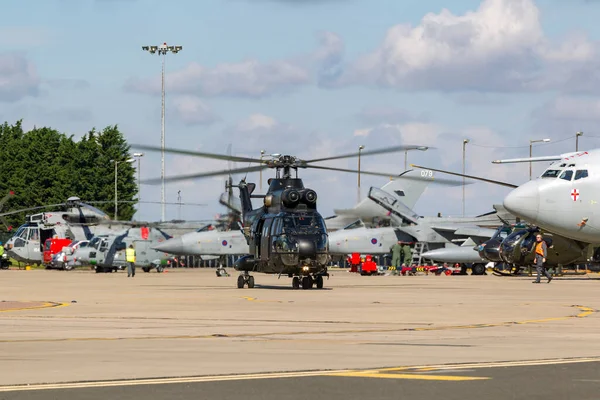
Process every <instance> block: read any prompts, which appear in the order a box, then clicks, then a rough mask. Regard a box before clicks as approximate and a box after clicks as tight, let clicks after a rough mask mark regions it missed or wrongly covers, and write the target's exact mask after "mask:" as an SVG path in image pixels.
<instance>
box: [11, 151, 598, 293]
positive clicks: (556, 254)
mask: <svg viewBox="0 0 600 400" xmlns="http://www.w3.org/2000/svg"><path fill="white" fill-rule="evenodd" d="M139 147H140V148H143V149H145V150H148V151H157V150H159V149H158V148H153V147H150V146H139ZM407 148H416V147H415V146H413V147H406V146H404V147H398V148H391V149H390V148H388V149H382V150H375V151H372V152H369V153H367V152H364V153H363V154H362V155H363V156H366V155H370V154H383V153H388V152H394V151H400V150H402V151H403V150H406V149H407ZM167 151H169V152H174V153H179V154H187V155H199V156H201V157H209V158H218V159H225V160H232V161H241V162H249V163H258V164H260V165H259V166H253V167H247V168H241V169H236V170H231V169H229V170H225V171H216V172H208V173H203V174H197V175H192V176H183V177H175V178H170V179H169V180H181V179H193V178H202V177H206V176H216V175H225V174H229V175H230V176H231V174H232V173H243V172H251V171H259V170H262V169H266V168H274V169H276V177H275V178H271V179H269V190H268V191H267V193H266V194H264V195H257V194H254V189H255V184H253V183H246V181H245V179H243V180H242V181H240V183H239V184H238V185H233V184H232V182H231V178H230V179H229V182H228V184H227V188H228V189H229V192H228V194H227V198H224V197H223V196H222V198H221V204H227V205H229V208H230V214H228V215H229V218H228V225H227V226H226V227H223V226H221V227H220V228H216V229H214V226H215V225H212V224H211V225H205V226H204V228H201V229H199V230H198V231H197V232H191V233H188V234H184V235H183V236H181V237H178V238H172V237H171V236H170V235H168V234H166V233H164V232H161V230H160V228H154V227H151V228H149V227H146V228H145V229H149V230H148V231H146V232H145V233H142V230H141V229H142V228H131V224H129V225H128V224H127V222H123V221H117V222H112V224H115V223H120V224H123V226H120V228H121V230H120V231H118V232H116V231H115V230H114V227H113V226H112V225H111V221H110V220H109V219H108V217H107V216H106V215H104V214H103V213H102V212H99V213H98V210H97V209H95V208H93V207H92V206H89V205H84V203H81V201H80V200H79V199H78V198H71V199H69V201H67V203H65V204H64V205H66V206H67V207H68V211H67V212H66V213H65V214H61V215H59V216H60V218H59V219H62V221H60V222H58V221H54V220H53V219H52V218H56V216H53V215H52V214H51V213H42V214H41V215H39V214H38V215H37V216H31V217H30V219H29V220H28V223H27V224H25V225H23V226H22V227H20V228H19V230H18V231H17V234H15V236H14V237H13V238H12V239H11V241H12V242H11V241H9V243H8V246H7V248H8V251H9V252H10V254H11V256H15V255H16V257H15V258H18V257H19V255H21V256H22V255H23V252H19V249H20V248H23V247H26V246H25V245H24V243H25V244H27V243H29V244H31V243H35V242H37V243H38V245H39V243H43V241H41V239H42V238H41V234H42V232H43V234H44V235H48V233H47V232H45V231H46V229H44V228H45V224H49V225H50V224H53V232H54V233H55V234H56V230H57V229H58V230H61V229H63V230H64V232H65V235H67V234H69V235H71V236H73V237H74V240H75V239H79V240H90V239H92V237H93V238H94V239H95V240H96V241H95V242H94V244H97V246H96V247H94V245H92V242H91V241H90V244H89V245H88V246H82V249H84V248H87V249H88V250H86V251H88V252H89V253H90V254H89V256H88V258H89V261H90V262H92V259H94V260H95V263H96V265H100V266H101V267H102V268H104V267H106V268H112V267H114V265H115V260H120V259H119V257H121V256H122V255H121V254H120V253H119V252H120V251H122V250H124V246H126V245H128V244H129V243H131V242H136V246H137V242H138V241H140V240H141V241H145V242H146V245H147V246H146V247H145V249H147V250H148V251H140V252H139V253H138V254H140V253H145V254H146V253H147V254H149V256H148V258H147V259H145V258H144V257H141V258H142V259H143V262H144V263H146V262H147V263H148V265H153V264H154V265H155V267H156V268H157V269H160V267H159V265H164V261H163V259H164V258H165V256H167V253H168V254H170V255H178V254H186V255H188V254H201V255H203V256H213V257H219V256H223V255H226V254H236V255H241V257H240V259H239V260H238V261H237V262H236V264H235V268H236V269H237V270H238V271H240V276H239V277H238V287H240V288H242V287H244V286H248V287H253V286H254V277H253V276H252V275H251V272H261V273H267V274H277V275H279V276H281V275H287V276H289V277H291V278H292V286H293V287H294V288H299V287H300V286H301V287H302V288H305V289H308V288H311V287H313V286H316V287H317V288H322V287H323V277H327V276H328V273H327V264H328V263H329V261H330V260H331V259H332V257H334V256H336V255H341V254H348V253H350V252H362V253H368V254H383V253H388V252H389V247H391V244H393V243H394V242H396V241H398V240H402V241H413V242H419V243H428V244H430V245H431V247H433V249H431V248H430V249H429V251H425V252H422V253H421V254H420V257H422V258H424V259H431V260H434V261H438V260H439V261H446V262H447V261H450V262H453V261H451V260H461V261H462V262H471V263H472V264H473V265H476V264H478V263H481V262H486V261H492V262H503V263H506V264H510V265H512V266H517V270H518V267H519V266H523V265H527V263H529V262H530V260H529V258H530V257H531V256H530V249H531V246H532V242H533V237H534V235H535V233H536V232H539V231H542V232H543V233H544V235H545V236H546V237H547V238H548V239H549V240H550V243H549V244H550V246H549V247H550V251H549V256H548V264H549V265H568V264H570V263H574V262H581V261H583V262H585V261H587V260H589V259H590V256H589V255H590V253H591V252H593V250H594V248H595V247H596V246H597V245H598V244H600V236H599V235H598V230H599V229H600V228H599V227H600V224H597V222H595V219H599V218H600V215H598V214H599V212H598V211H597V207H598V206H597V199H596V198H595V191H597V189H596V184H597V180H598V177H597V175H595V172H596V169H597V168H598V167H597V164H598V161H599V160H598V158H599V157H600V151H599V150H594V151H589V152H575V153H565V154H562V155H560V156H553V157H536V158H532V159H529V158H524V159H514V160H499V161H496V162H495V163H508V162H529V161H532V162H535V161H551V162H552V164H551V165H550V167H549V168H548V169H547V170H546V171H545V172H544V173H543V174H542V175H541V176H540V177H539V178H537V179H536V180H533V181H530V182H527V183H525V184H523V185H521V186H518V185H514V184H509V183H505V182H499V181H494V180H491V179H487V178H484V177H476V176H471V175H463V174H458V173H454V172H450V171H444V170H439V169H434V168H428V167H423V166H417V165H412V166H411V167H413V168H416V170H412V171H407V172H405V173H403V174H400V176H399V177H397V179H396V180H394V181H391V182H390V183H388V184H387V185H386V186H384V187H382V188H374V187H372V188H371V189H370V191H369V196H368V198H367V199H364V200H363V201H362V202H361V203H359V204H358V205H357V206H355V207H354V208H353V209H351V210H340V211H338V212H337V214H338V215H336V216H334V217H332V218H327V219H325V218H323V217H322V216H321V214H320V213H319V212H318V211H317V207H316V203H317V194H316V193H315V192H314V191H313V190H311V189H308V188H305V187H304V184H303V182H302V180H301V179H299V178H298V177H297V169H298V168H319V169H325V170H333V171H343V172H357V171H354V170H347V169H340V168H333V167H323V166H316V165H312V164H311V163H314V162H318V161H327V160H331V159H342V158H349V157H353V156H355V155H356V154H347V155H342V156H334V157H328V158H322V159H315V160H309V161H303V160H300V159H298V158H296V157H292V156H280V155H277V156H275V157H273V159H271V160H264V159H260V160H259V159H252V158H247V157H232V156H223V155H219V154H212V153H197V152H190V151H182V150H173V149H168V150H167ZM292 170H294V171H295V172H296V177H292ZM418 171H420V172H421V173H420V174H419V173H418ZM423 171H426V172H425V173H423ZM436 172H437V173H447V174H450V175H454V176H460V177H465V178H468V179H473V180H482V181H485V182H488V183H492V184H499V185H503V186H508V187H511V188H513V189H514V190H513V191H512V192H511V193H510V194H509V195H508V196H506V198H505V199H504V201H503V204H502V205H496V206H495V207H494V208H495V209H496V211H494V212H491V213H488V214H484V215H481V216H478V217H474V218H448V217H441V216H438V217H422V216H418V215H417V214H415V213H414V212H413V211H412V208H413V207H414V204H415V202H416V200H417V199H418V198H419V196H420V195H421V193H423V190H424V189H425V187H426V185H427V184H428V183H430V182H431V181H433V176H434V175H433V174H435V173H436ZM361 173H363V174H371V175H378V176H390V175H392V174H388V173H378V172H369V171H361ZM427 177H429V178H431V179H429V180H427V179H423V178H427ZM437 181H443V180H437ZM445 183H447V184H458V183H457V182H454V181H450V180H447V181H446V182H445ZM469 183H470V182H469ZM411 185H412V187H411ZM234 187H235V188H238V190H239V203H238V202H236V201H234V200H233V197H232V196H231V189H232V188H234ZM252 198H261V199H262V200H263V205H262V207H259V208H256V209H254V208H253V207H252V202H251V199H252ZM236 200H237V199H236ZM89 211H91V212H89ZM231 215H233V218H232V217H231ZM0 216H1V215H0ZM236 216H237V217H239V218H237V217H236ZM33 217H36V218H41V219H38V220H36V221H34V220H33V219H34V218H33ZM350 220H353V221H354V222H353V223H350V224H349V225H347V226H346V227H345V228H344V229H339V228H340V227H341V226H342V225H344V223H345V222H348V221H350ZM386 220H387V223H391V225H390V226H383V227H376V225H379V224H381V223H383V224H384V225H385V223H386ZM520 220H523V221H526V222H527V223H529V224H528V225H519V224H518V222H519V221H520ZM52 221H54V222H52ZM101 221H102V222H104V223H101ZM94 224H96V225H95V229H94V230H93V231H91V230H90V226H94ZM146 225H147V224H146ZM236 225H237V227H236ZM211 227H212V228H211ZM106 228H108V230H109V232H102V229H106ZM123 229H124V230H123ZM130 230H133V231H134V232H131V231H130ZM136 230H137V233H136V232H135V231H136ZM331 231H334V232H331ZM75 232H78V233H75ZM36 233H37V235H38V236H37V238H36V236H35V235H36ZM155 234H156V236H154V235H155ZM138 238H139V239H138ZM36 239H37V240H36ZM203 240H205V242H203ZM457 243H460V244H457ZM140 246H141V245H140ZM34 247H35V246H34ZM436 247H437V248H436ZM94 248H95V249H96V250H97V251H96V252H95V253H96V254H95V255H94V257H98V258H93V257H92V253H94V251H93V250H92V249H94ZM100 249H102V251H100ZM140 249H141V248H140ZM111 251H112V253H111ZM378 251H379V252H380V253H378ZM152 252H154V253H152ZM82 254H83V252H82ZM98 254H101V256H98ZM158 255H162V256H160V257H159V256H158ZM27 257H29V258H27ZM83 257H84V258H85V256H83ZM24 259H31V256H30V255H29V254H28V255H26V256H25V257H24ZM444 259H445V260H444ZM157 260H158V262H157ZM119 262H120V261H119ZM474 272H477V273H479V270H478V269H474Z"/></svg>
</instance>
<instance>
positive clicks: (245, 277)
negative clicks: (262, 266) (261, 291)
mask: <svg viewBox="0 0 600 400" xmlns="http://www.w3.org/2000/svg"><path fill="white" fill-rule="evenodd" d="M246 285H248V289H252V288H253V287H254V277H253V276H252V275H249V274H248V273H247V272H246V273H245V274H241V275H240V276H238V279H237V287H238V289H243V288H244V286H246Z"/></svg>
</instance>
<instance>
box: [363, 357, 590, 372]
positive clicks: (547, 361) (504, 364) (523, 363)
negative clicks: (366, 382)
mask: <svg viewBox="0 0 600 400" xmlns="http://www.w3.org/2000/svg"><path fill="white" fill-rule="evenodd" d="M588 362H600V357H581V358H550V359H543V360H520V361H491V362H481V363H463V364H437V365H415V366H412V367H410V366H403V367H391V368H381V369H379V370H378V371H381V372H393V371H421V372H424V371H425V370H428V371H446V370H454V369H465V368H469V369H480V368H498V367H533V366H542V365H559V364H579V363H588ZM372 371H373V370H370V371H366V372H372Z"/></svg>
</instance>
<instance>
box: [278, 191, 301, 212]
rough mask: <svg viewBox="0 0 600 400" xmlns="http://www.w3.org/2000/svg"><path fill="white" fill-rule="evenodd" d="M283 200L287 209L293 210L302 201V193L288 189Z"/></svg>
mask: <svg viewBox="0 0 600 400" xmlns="http://www.w3.org/2000/svg"><path fill="white" fill-rule="evenodd" d="M281 199H282V200H283V204H284V205H285V206H286V207H290V208H293V207H294V206H295V205H296V204H297V203H298V201H300V193H298V191H297V190H295V189H288V190H285V191H284V192H283V193H282V195H281Z"/></svg>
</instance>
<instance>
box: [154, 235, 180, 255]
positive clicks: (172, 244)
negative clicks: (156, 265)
mask: <svg viewBox="0 0 600 400" xmlns="http://www.w3.org/2000/svg"><path fill="white" fill-rule="evenodd" d="M152 248H153V249H154V250H158V251H162V252H163V253H169V254H176V255H180V254H183V253H184V249H183V248H184V246H183V239H181V238H180V237H178V238H172V239H169V240H165V241H164V242H162V243H159V244H157V245H155V246H152Z"/></svg>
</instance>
